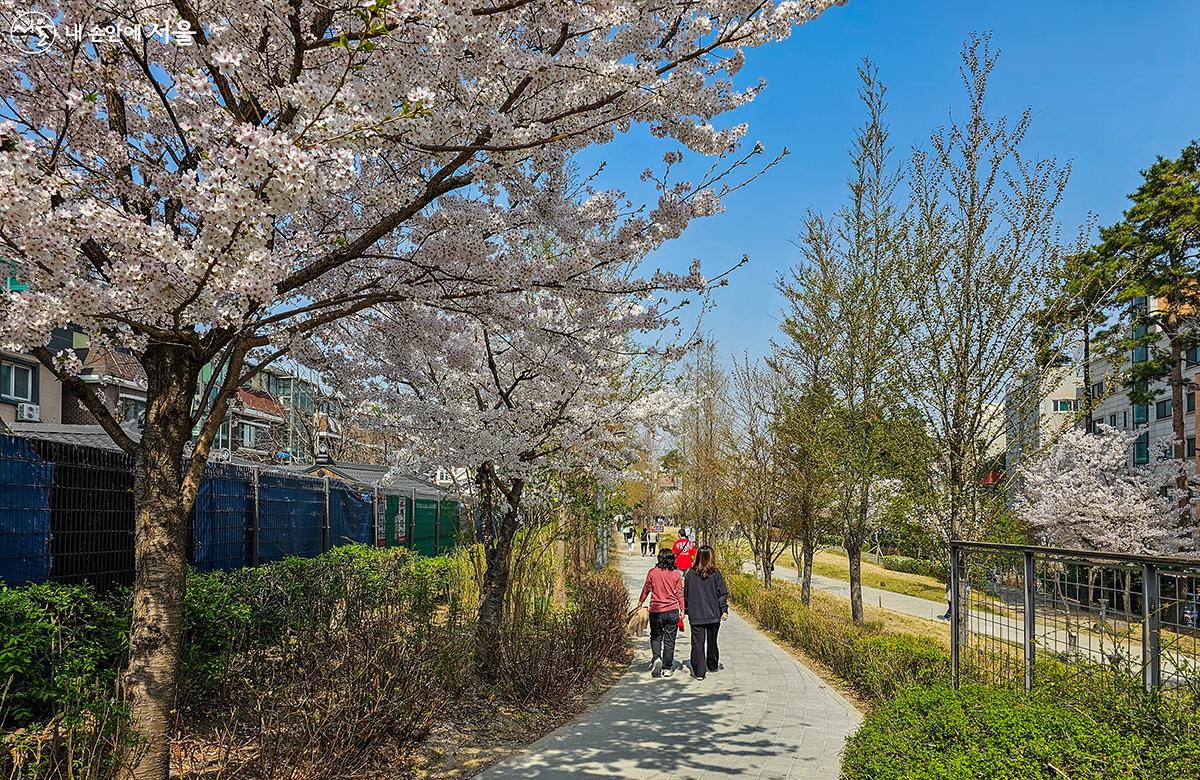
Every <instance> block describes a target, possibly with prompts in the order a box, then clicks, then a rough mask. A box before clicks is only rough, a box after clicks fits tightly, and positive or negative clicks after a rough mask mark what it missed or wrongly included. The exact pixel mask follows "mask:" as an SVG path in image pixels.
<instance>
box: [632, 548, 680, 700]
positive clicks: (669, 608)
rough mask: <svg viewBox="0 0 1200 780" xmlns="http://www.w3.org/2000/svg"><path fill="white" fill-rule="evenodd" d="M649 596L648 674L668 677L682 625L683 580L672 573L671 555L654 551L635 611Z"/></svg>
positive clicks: (673, 564) (674, 572)
mask: <svg viewBox="0 0 1200 780" xmlns="http://www.w3.org/2000/svg"><path fill="white" fill-rule="evenodd" d="M646 596H649V597H650V653H651V655H652V656H653V657H654V658H653V660H652V661H651V662H650V674H652V675H654V676H655V677H659V676H666V677H670V676H671V672H672V671H673V669H674V666H675V636H676V632H677V631H678V630H679V629H680V628H682V626H683V578H682V577H680V576H679V572H678V571H676V570H675V553H673V552H671V551H670V550H659V551H658V562H657V563H655V564H654V568H653V569H651V570H650V571H649V572H648V573H647V574H646V584H645V585H643V586H642V595H641V597H640V598H639V599H638V609H641V608H642V604H644V603H645V601H646Z"/></svg>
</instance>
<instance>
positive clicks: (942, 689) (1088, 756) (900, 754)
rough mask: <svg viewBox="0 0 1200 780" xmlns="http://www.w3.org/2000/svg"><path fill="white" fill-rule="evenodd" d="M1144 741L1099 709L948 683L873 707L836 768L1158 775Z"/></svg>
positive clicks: (849, 771) (872, 772)
mask: <svg viewBox="0 0 1200 780" xmlns="http://www.w3.org/2000/svg"><path fill="white" fill-rule="evenodd" d="M1143 745H1144V742H1143V740H1142V739H1139V738H1138V737H1137V735H1129V734H1122V733H1121V732H1120V731H1119V730H1117V729H1115V728H1113V727H1112V725H1111V724H1109V723H1107V722H1105V720H1104V719H1103V716H1100V715H1099V713H1092V712H1088V711H1079V710H1075V709H1072V708H1069V707H1066V706H1063V705H1062V704H1061V703H1059V702H1057V701H1054V700H1052V699H1050V698H1048V697H1046V696H1044V695H1036V694H1035V695H1032V696H1027V695H1025V694H1023V693H1019V692H1016V691H1011V690H1004V689H997V688H987V687H983V686H974V685H972V686H964V687H963V688H961V689H960V690H958V691H955V690H954V689H952V688H950V687H949V686H948V685H939V686H935V687H929V688H924V687H915V688H910V689H908V690H906V691H904V692H902V693H900V694H899V695H898V696H897V697H896V698H895V699H894V700H892V701H890V702H887V703H885V704H883V705H882V706H879V707H877V708H876V709H875V710H874V711H873V712H872V713H871V714H870V715H868V716H867V718H866V720H865V722H864V723H863V725H862V727H861V728H860V729H859V730H858V732H857V733H856V734H855V735H854V736H853V737H851V738H850V741H849V743H848V744H847V747H846V751H845V754H844V757H843V764H842V776H843V777H844V778H848V779H854V778H872V779H873V780H887V778H910V777H922V778H991V777H1021V778H1037V777H1045V778H1062V777H1087V778H1124V777H1185V776H1186V777H1194V776H1195V774H1194V773H1191V772H1188V773H1185V774H1164V773H1162V770H1161V767H1156V766H1153V765H1149V764H1146V763H1145V761H1144V758H1143V754H1142V753H1143V751H1142V748H1143Z"/></svg>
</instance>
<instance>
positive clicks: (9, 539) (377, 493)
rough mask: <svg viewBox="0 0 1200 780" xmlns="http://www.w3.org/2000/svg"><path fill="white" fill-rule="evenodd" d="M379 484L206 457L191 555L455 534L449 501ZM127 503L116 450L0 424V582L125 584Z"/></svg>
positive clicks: (238, 562)
mask: <svg viewBox="0 0 1200 780" xmlns="http://www.w3.org/2000/svg"><path fill="white" fill-rule="evenodd" d="M387 490H388V489H387V488H379V487H376V486H370V485H365V484H358V483H350V482H345V481H342V480H338V479H333V478H330V477H311V476H307V475H303V474H293V473H287V472H283V471H275V470H270V469H260V468H254V467H248V466H241V465H235V464H228V463H210V464H208V466H207V468H206V469H205V474H204V479H203V481H202V482H201V485H200V489H199V492H198V494H197V496H196V503H195V506H194V508H193V511H192V518H191V520H192V521H191V523H190V526H189V539H188V554H189V559H190V562H191V563H192V565H193V566H194V567H195V568H196V569H197V570H199V571H213V570H219V569H235V568H240V567H243V566H255V565H258V564H259V563H266V562H269V561H275V560H279V559H281V558H284V557H288V556H296V557H313V556H316V555H319V554H321V553H322V552H324V551H325V550H328V549H330V548H331V547H336V546H338V545H342V544H348V543H359V544H374V545H379V546H404V547H415V548H418V549H419V551H420V552H422V553H424V554H430V555H433V554H438V553H440V552H444V551H445V550H446V549H448V548H449V547H450V546H452V545H453V544H454V535H455V534H454V532H455V529H456V525H457V516H458V508H457V502H454V501H441V502H439V501H436V500H434V499H429V500H425V499H422V498H420V497H418V495H417V494H416V493H415V492H412V491H406V493H411V495H401V496H395V495H389V494H388V492H387ZM426 504H427V505H428V506H426ZM133 509H134V507H133V471H132V459H131V458H130V457H129V456H128V455H126V454H125V453H122V452H117V451H113V450H104V449H97V448H92V447H85V446H81V445H77V444H64V443H61V442H54V441H43V440H38V439H26V438H23V437H20V436H12V435H7V434H0V583H7V584H9V585H21V584H27V583H34V582H44V581H47V580H50V581H54V582H63V583H83V582H89V583H91V584H93V585H94V586H96V587H97V588H100V589H107V588H111V587H115V586H121V585H129V584H132V583H133V577H134V565H133V564H134V559H133V547H134V511H133ZM385 525H386V526H388V528H389V531H390V532H385Z"/></svg>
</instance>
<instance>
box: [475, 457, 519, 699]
mask: <svg viewBox="0 0 1200 780" xmlns="http://www.w3.org/2000/svg"><path fill="white" fill-rule="evenodd" d="M489 479H494V476H489ZM524 487H525V485H524V482H523V481H522V480H519V479H518V480H514V481H513V485H512V487H511V489H510V490H509V491H507V492H506V493H505V494H504V497H505V501H506V502H507V504H508V506H507V507H506V509H505V511H504V516H503V517H502V518H501V520H500V524H499V525H498V526H497V527H495V528H493V527H492V526H491V524H490V523H485V525H484V548H483V556H484V564H485V566H484V570H483V586H482V588H481V590H482V593H481V597H480V601H479V653H478V656H477V661H476V666H477V667H478V669H479V671H480V672H481V673H482V674H483V675H484V677H485V678H488V679H493V678H494V677H495V675H496V673H497V672H498V670H499V662H500V658H499V655H498V651H499V639H500V629H501V623H502V622H503V620H504V600H505V596H506V595H507V594H508V587H509V580H510V579H511V577H510V575H511V572H512V551H513V540H514V539H515V538H516V535H517V529H518V527H519V526H520V519H521V498H522V493H523V492H524ZM485 506H486V504H485Z"/></svg>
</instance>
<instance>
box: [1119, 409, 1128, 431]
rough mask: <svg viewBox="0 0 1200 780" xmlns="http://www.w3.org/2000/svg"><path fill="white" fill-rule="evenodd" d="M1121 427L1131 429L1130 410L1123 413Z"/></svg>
mask: <svg viewBox="0 0 1200 780" xmlns="http://www.w3.org/2000/svg"><path fill="white" fill-rule="evenodd" d="M1121 427H1122V428H1128V427H1129V410H1128V409H1126V410H1125V411H1123V412H1121Z"/></svg>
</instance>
